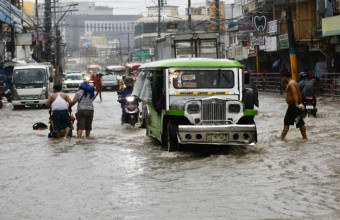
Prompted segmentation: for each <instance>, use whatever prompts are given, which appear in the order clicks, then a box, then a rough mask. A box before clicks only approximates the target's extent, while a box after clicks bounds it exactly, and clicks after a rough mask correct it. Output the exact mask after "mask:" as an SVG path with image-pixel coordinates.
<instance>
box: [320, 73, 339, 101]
mask: <svg viewBox="0 0 340 220" xmlns="http://www.w3.org/2000/svg"><path fill="white" fill-rule="evenodd" d="M317 87H318V89H319V90H320V93H321V95H323V96H334V97H340V73H326V74H322V76H321V77H320V78H319V82H318V83H317Z"/></svg>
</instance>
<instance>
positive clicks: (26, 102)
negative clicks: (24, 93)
mask: <svg viewBox="0 0 340 220" xmlns="http://www.w3.org/2000/svg"><path fill="white" fill-rule="evenodd" d="M25 104H26V105H31V104H34V101H25Z"/></svg>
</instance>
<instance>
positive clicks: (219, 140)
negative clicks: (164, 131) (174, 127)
mask: <svg viewBox="0 0 340 220" xmlns="http://www.w3.org/2000/svg"><path fill="white" fill-rule="evenodd" d="M177 137H178V142H179V143H180V144H211V145H234V146H235V145H236V146H254V145H255V144H256V142H257V131H256V126H255V125H254V124H253V125H235V124H233V125H213V126H212V125H179V126H178V135H177Z"/></svg>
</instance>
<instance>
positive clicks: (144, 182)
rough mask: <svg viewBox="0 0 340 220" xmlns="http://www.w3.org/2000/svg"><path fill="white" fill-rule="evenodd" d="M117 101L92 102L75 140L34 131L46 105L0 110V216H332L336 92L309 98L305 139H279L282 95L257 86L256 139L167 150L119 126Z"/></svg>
mask: <svg viewBox="0 0 340 220" xmlns="http://www.w3.org/2000/svg"><path fill="white" fill-rule="evenodd" d="M73 95H74V94H73V93H70V96H71V97H73ZM116 100H117V95H116V93H113V92H103V101H102V102H100V101H99V100H96V101H95V120H94V122H93V132H92V134H91V136H92V137H91V138H89V139H85V138H84V139H81V140H77V139H76V138H72V139H67V140H52V139H48V138H47V133H48V132H47V130H43V131H36V130H33V129H32V125H33V124H34V123H36V122H40V121H41V122H44V123H47V119H48V111H47V110H46V109H35V108H28V109H24V110H12V108H11V107H10V106H8V107H5V108H4V109H2V110H0V122H1V132H0V173H1V176H0V190H1V191H0V192H1V193H0V207H1V209H0V216H1V219H339V218H340V211H339V209H340V178H339V175H340V144H339V143H340V129H339V127H340V117H339V116H340V115H339V114H340V113H339V110H338V109H339V99H335V98H318V109H319V112H318V118H306V124H307V134H308V137H309V139H308V140H306V141H305V140H302V139H301V135H300V133H299V131H298V130H297V129H295V128H291V129H290V131H289V133H288V135H287V139H286V140H285V141H281V140H279V136H280V133H281V129H282V126H283V125H282V124H283V116H284V113H285V109H286V104H285V103H284V97H283V96H281V95H279V94H265V93H261V94H260V109H259V115H258V116H257V118H256V123H257V129H258V137H259V143H258V144H257V146H256V147H254V148H246V149H244V148H229V149H228V150H227V152H223V153H211V154H209V153H206V152H205V153H201V152H200V151H193V152H191V151H181V152H171V153H169V152H167V151H166V150H165V149H163V148H161V147H160V144H159V143H158V142H157V141H155V140H153V139H150V138H148V137H146V136H145V131H144V130H143V129H136V130H132V129H129V128H127V127H121V125H120V122H119V120H120V114H121V109H120V106H119V103H118V102H116ZM73 109H74V110H75V107H74V108H73Z"/></svg>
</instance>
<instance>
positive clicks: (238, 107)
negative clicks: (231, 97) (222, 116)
mask: <svg viewBox="0 0 340 220" xmlns="http://www.w3.org/2000/svg"><path fill="white" fill-rule="evenodd" d="M228 111H229V112H230V113H239V112H240V111H241V105H239V104H230V105H229V107H228Z"/></svg>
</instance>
